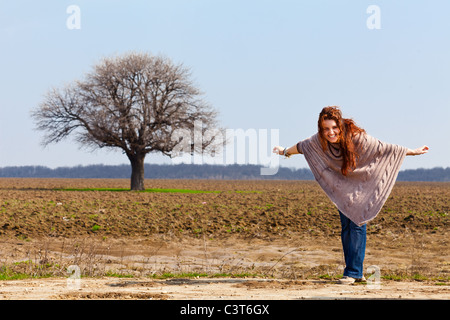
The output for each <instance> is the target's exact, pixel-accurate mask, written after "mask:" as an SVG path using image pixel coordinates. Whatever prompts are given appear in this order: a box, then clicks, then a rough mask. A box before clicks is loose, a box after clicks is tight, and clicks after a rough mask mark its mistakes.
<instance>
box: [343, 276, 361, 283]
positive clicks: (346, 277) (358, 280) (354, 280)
mask: <svg viewBox="0 0 450 320" xmlns="http://www.w3.org/2000/svg"><path fill="white" fill-rule="evenodd" d="M365 281H366V278H364V276H362V278H352V277H348V276H344V277H342V278H341V279H339V281H338V283H339V284H352V283H355V282H365Z"/></svg>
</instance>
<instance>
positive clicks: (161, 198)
mask: <svg viewBox="0 0 450 320" xmlns="http://www.w3.org/2000/svg"><path fill="white" fill-rule="evenodd" d="M146 183H147V184H146V187H147V188H162V189H184V190H196V191H209V192H204V193H192V192H188V193H181V192H177V191H176V190H172V191H171V192H139V193H137V192H128V191H125V192H121V191H104V190H103V191H100V190H99V191H93V190H89V191H67V190H61V189H64V188H126V187H128V184H129V182H128V181H127V180H96V179H91V180H81V179H72V180H68V179H0V210H1V215H0V268H1V269H0V277H1V279H5V280H1V281H0V299H53V300H57V299H162V300H166V299H167V300H179V299H197V300H198V299H239V300H247V299H276V300H294V299H355V298H356V299H366V298H369V299H373V298H376V299H385V298H387V299H399V298H401V299H448V298H449V297H450V278H449V277H450V250H449V248H448V236H449V233H448V231H449V230H448V229H449V215H448V214H449V212H450V201H449V199H450V183H397V185H396V186H395V188H394V190H393V192H392V194H391V196H390V198H389V199H388V201H387V202H386V204H385V206H384V207H383V209H382V211H381V212H380V214H379V216H378V217H377V218H376V219H375V220H374V221H373V222H371V223H370V224H369V225H368V243H367V251H366V260H365V266H366V268H368V267H369V266H376V267H374V268H373V269H372V271H371V270H367V274H366V278H368V282H367V283H362V284H354V285H345V286H343V285H338V284H337V283H336V282H337V280H338V279H339V277H340V276H342V272H343V268H344V265H343V256H342V250H341V246H340V237H339V232H340V225H339V216H338V214H337V210H336V209H335V208H334V206H333V204H332V203H331V202H330V201H329V200H328V198H327V197H326V196H325V194H324V193H323V192H322V191H321V190H320V188H319V187H318V185H317V184H316V183H315V182H304V181H197V180H192V181H191V180H151V181H147V182H146ZM71 266H72V267H71ZM68 268H71V270H74V271H73V273H72V274H69V273H67V269H68ZM375 270H378V271H376V272H375ZM78 272H79V274H80V275H81V279H79V278H78ZM18 278H19V279H18Z"/></svg>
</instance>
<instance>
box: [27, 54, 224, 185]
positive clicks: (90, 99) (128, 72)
mask: <svg viewBox="0 0 450 320" xmlns="http://www.w3.org/2000/svg"><path fill="white" fill-rule="evenodd" d="M201 97H202V93H201V92H200V90H199V89H198V88H196V86H195V85H194V84H193V82H192V80H191V73H190V71H189V69H187V68H185V67H184V66H183V65H182V64H178V65H177V64H174V63H173V62H172V61H170V60H169V59H167V58H165V57H162V56H152V55H149V54H144V53H129V54H126V55H123V56H118V57H113V58H105V59H103V60H102V61H101V62H100V63H99V64H98V65H96V66H94V68H93V70H92V71H91V72H90V73H88V74H87V75H86V76H85V79H84V80H82V81H75V82H73V83H71V84H69V85H68V86H66V87H64V88H61V89H52V90H50V91H49V92H48V93H47V95H46V96H45V98H44V101H43V102H42V103H41V104H40V105H39V107H38V108H36V109H35V110H33V111H32V117H33V119H34V121H35V123H36V126H37V129H39V130H43V131H46V133H47V134H46V136H45V137H44V139H43V144H44V145H48V144H51V143H56V142H59V141H61V140H63V139H64V138H66V137H68V136H69V135H72V134H73V135H74V137H75V139H76V140H77V141H78V142H79V143H81V145H83V146H88V147H93V148H120V149H122V150H123V152H124V153H125V154H126V155H127V157H128V159H129V160H130V162H131V169H132V170H131V172H132V173H131V190H144V159H145V156H146V155H147V154H148V153H149V152H161V153H162V154H164V155H167V156H174V155H175V154H176V153H177V151H180V146H181V143H182V142H183V143H184V144H186V143H187V142H190V144H189V150H190V152H203V151H205V150H207V149H208V147H212V146H213V144H214V143H213V142H214V139H215V137H214V135H211V134H210V133H211V132H217V131H215V128H216V122H217V120H216V118H217V113H216V111H215V110H214V109H213V108H212V107H211V106H210V105H208V104H207V103H206V102H205V101H204V100H203V99H202V98H201ZM198 123H200V124H201V127H200V128H201V130H202V133H205V132H206V131H208V132H209V134H207V135H204V136H203V139H202V141H201V143H196V144H195V145H194V143H193V139H192V136H191V137H185V136H184V137H180V135H179V134H177V132H178V133H179V132H180V130H182V131H181V132H193V130H194V124H198ZM191 135H193V133H192V134H191ZM187 138H189V139H187ZM218 142H220V141H218ZM215 147H217V145H216V146H215ZM181 150H182V151H183V150H184V151H186V148H181Z"/></svg>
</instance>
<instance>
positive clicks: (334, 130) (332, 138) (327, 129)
mask: <svg viewBox="0 0 450 320" xmlns="http://www.w3.org/2000/svg"><path fill="white" fill-rule="evenodd" d="M322 130H323V131H322V133H323V137H324V138H325V139H326V140H327V141H328V142H330V143H337V142H339V134H340V133H341V130H340V129H339V127H338V125H337V124H336V121H334V120H330V119H326V120H323V121H322Z"/></svg>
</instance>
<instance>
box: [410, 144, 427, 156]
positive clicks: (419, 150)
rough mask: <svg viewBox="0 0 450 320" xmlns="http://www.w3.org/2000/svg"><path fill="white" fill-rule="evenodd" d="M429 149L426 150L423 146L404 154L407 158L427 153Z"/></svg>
mask: <svg viewBox="0 0 450 320" xmlns="http://www.w3.org/2000/svg"><path fill="white" fill-rule="evenodd" d="M429 149H430V148H428V147H427V146H423V147H420V148H417V149H414V150H412V149H408V151H407V152H406V155H407V156H418V155H420V154H424V153H427V152H428V150H429Z"/></svg>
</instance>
